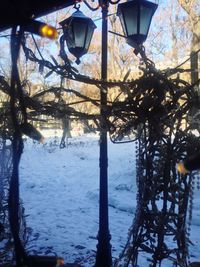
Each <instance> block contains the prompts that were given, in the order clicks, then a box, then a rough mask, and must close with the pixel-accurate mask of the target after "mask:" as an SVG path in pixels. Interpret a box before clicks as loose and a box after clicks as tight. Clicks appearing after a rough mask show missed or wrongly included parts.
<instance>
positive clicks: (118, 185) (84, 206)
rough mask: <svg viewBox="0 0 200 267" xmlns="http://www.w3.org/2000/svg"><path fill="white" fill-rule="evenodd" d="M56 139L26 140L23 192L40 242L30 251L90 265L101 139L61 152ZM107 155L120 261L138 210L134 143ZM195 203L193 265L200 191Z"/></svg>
mask: <svg viewBox="0 0 200 267" xmlns="http://www.w3.org/2000/svg"><path fill="white" fill-rule="evenodd" d="M44 135H47V134H46V133H44ZM53 135H55V136H54V137H53V138H50V139H47V140H46V143H45V144H44V145H41V144H38V143H33V142H32V141H31V140H28V141H27V142H25V148H24V153H23V155H22V159H21V164H20V180H21V183H20V194H21V198H22V199H23V202H24V206H25V210H26V214H27V215H28V217H27V225H28V226H29V227H31V228H32V229H33V236H32V238H33V239H35V240H33V241H32V242H30V243H29V246H28V249H29V251H31V252H34V251H38V252H39V251H40V253H41V254H44V253H48V252H49V253H52V251H53V252H55V253H56V254H57V255H59V256H62V257H64V259H65V261H66V262H75V261H78V262H80V263H81V264H82V266H84V267H91V266H92V265H93V264H94V262H95V251H96V245H97V239H96V236H97V233H98V207H99V203H98V199H99V145H98V139H99V137H98V136H94V135H93V136H92V135H90V136H80V137H74V138H71V139H69V144H68V147H67V148H64V149H60V148H59V146H58V143H59V139H58V137H56V135H59V133H58V132H57V133H53ZM108 151H109V222H110V233H111V235H112V239H111V244H112V254H113V258H116V257H118V255H119V253H120V252H121V251H122V249H123V246H124V244H125V242H126V239H127V232H128V228H129V227H130V225H131V223H132V220H133V217H134V211H135V206H136V191H137V187H136V182H135V144H134V143H128V144H119V145H116V144H112V143H111V142H109V147H108ZM194 205H195V208H194V215H193V222H192V223H193V224H192V231H191V237H192V238H191V239H192V241H193V243H194V246H192V247H191V249H190V251H191V255H193V256H194V257H193V258H192V260H193V261H195V260H197V259H198V254H199V247H200V236H199V229H200V192H196V194H195V199H194ZM197 233H198V234H197ZM34 237H35V238H34ZM166 266H167V265H166ZM142 267H143V266H142Z"/></svg>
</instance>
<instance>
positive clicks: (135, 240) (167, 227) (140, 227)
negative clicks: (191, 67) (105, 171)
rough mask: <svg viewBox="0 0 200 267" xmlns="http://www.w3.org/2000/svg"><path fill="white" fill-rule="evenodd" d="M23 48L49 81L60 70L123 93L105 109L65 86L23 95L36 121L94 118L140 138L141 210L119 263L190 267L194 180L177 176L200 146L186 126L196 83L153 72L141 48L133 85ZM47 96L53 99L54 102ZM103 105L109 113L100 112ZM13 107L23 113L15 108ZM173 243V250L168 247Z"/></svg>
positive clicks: (116, 135) (116, 132)
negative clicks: (86, 106) (84, 106)
mask: <svg viewBox="0 0 200 267" xmlns="http://www.w3.org/2000/svg"><path fill="white" fill-rule="evenodd" d="M61 42H62V39H61ZM22 45H23V49H24V52H25V55H26V57H27V59H29V60H31V61H34V62H36V63H38V64H39V65H40V69H43V68H44V67H45V68H47V69H49V72H48V74H47V75H46V76H50V75H51V74H52V73H56V74H57V75H59V76H61V78H68V79H71V80H76V81H78V82H83V83H87V84H92V85H96V87H97V88H98V89H99V91H101V90H104V89H103V88H104V86H105V85H106V87H108V88H109V89H110V88H112V89H113V90H115V88H116V87H117V88H118V91H119V94H118V96H117V97H116V98H115V100H114V101H110V102H108V104H107V105H105V106H104V107H102V106H101V101H100V99H99V98H98V97H97V98H95V99H94V98H92V97H89V96H86V95H84V94H83V93H81V92H79V91H78V90H75V89H69V88H64V87H63V86H60V87H51V88H49V89H47V90H43V91H41V92H39V93H37V94H35V95H32V96H31V95H29V94H28V93H27V91H26V90H25V89H26V88H25V86H24V88H22V89H23V95H22V96H21V98H22V99H23V105H24V108H25V110H26V112H27V114H26V115H27V119H28V120H29V121H33V120H36V119H37V116H38V115H46V116H51V117H53V118H57V119H63V118H64V117H65V116H68V117H70V118H72V119H79V120H92V121H93V122H94V124H95V127H96V130H101V129H100V127H101V126H100V125H104V127H105V128H106V130H107V131H108V132H109V134H110V137H111V140H112V141H113V142H123V141H125V142H127V141H133V140H138V144H139V145H138V149H137V155H138V158H137V177H136V178H137V185H138V199H137V204H138V206H137V213H136V214H135V220H134V224H133V226H132V228H131V229H130V232H129V238H128V242H127V245H126V247H125V249H124V251H123V253H122V255H121V256H120V258H119V260H118V261H117V262H116V263H115V266H123V267H125V266H129V265H130V264H132V266H134V267H136V266H137V264H138V262H139V261H140V256H141V255H140V254H141V252H143V253H147V254H150V255H151V258H150V261H151V265H150V266H152V267H156V266H157V264H160V265H161V262H162V261H163V260H164V259H169V258H170V259H173V261H174V262H175V264H176V265H179V266H183V267H186V266H187V256H188V249H187V244H188V240H187V238H186V230H185V228H186V212H187V205H188V195H189V188H190V183H191V179H193V177H192V176H191V175H186V176H183V177H182V176H180V175H179V174H178V173H177V172H176V163H177V162H178V161H180V160H182V159H183V158H184V157H185V156H186V155H187V154H191V153H192V152H194V151H192V149H193V147H194V143H195V147H196V149H199V148H200V143H199V141H198V139H197V138H196V137H195V135H193V134H192V130H193V128H192V127H193V125H192V124H190V123H188V117H189V116H190V115H191V110H192V107H194V106H198V104H199V99H198V95H197V93H196V92H195V90H194V85H190V84H189V83H187V82H185V81H183V80H180V79H179V78H175V79H173V78H170V77H171V75H172V74H175V73H177V72H178V71H179V70H178V69H176V70H172V71H170V70H167V71H158V70H156V69H155V66H154V64H153V63H152V62H151V61H150V60H149V59H148V58H147V57H146V55H145V52H144V50H141V51H139V52H140V55H141V59H142V61H143V66H141V70H142V71H143V75H142V76H141V77H139V78H138V79H136V80H133V81H126V79H124V80H123V81H105V80H97V79H94V78H90V77H87V76H84V75H82V74H80V73H79V72H78V70H77V69H75V68H74V67H72V66H71V62H70V60H69V59H68V57H67V55H66V54H65V52H64V51H63V49H61V51H60V56H61V58H62V59H63V64H62V65H60V64H58V62H57V61H56V60H55V59H54V58H53V57H52V60H53V63H51V62H49V61H47V60H44V58H42V59H38V58H37V57H36V56H35V54H34V53H33V52H32V51H31V50H30V49H29V48H27V47H26V44H25V42H23V43H22ZM62 47H63V46H62V43H61V48H62ZM198 82H199V81H198ZM0 84H1V89H2V90H3V91H4V93H6V94H8V95H9V96H10V95H11V89H10V86H9V84H8V83H7V82H6V81H5V79H4V78H3V77H0ZM64 94H71V95H73V97H72V98H71V101H66V100H65V98H64V97H63V95H64ZM49 95H52V96H53V99H49V97H47V96H49ZM80 103H91V104H92V105H93V106H94V107H95V108H94V109H93V111H91V110H90V111H86V112H84V111H80V110H79V109H78V108H77V107H78V105H79V104H80ZM102 108H103V109H104V112H103V113H101V115H100V109H102ZM16 109H17V110H16V112H18V113H20V112H21V111H20V109H19V108H18V107H16ZM19 117H20V116H19ZM102 122H103V123H102ZM169 240H171V242H170V244H172V243H173V244H174V246H173V247H170V246H169V245H168V241H169Z"/></svg>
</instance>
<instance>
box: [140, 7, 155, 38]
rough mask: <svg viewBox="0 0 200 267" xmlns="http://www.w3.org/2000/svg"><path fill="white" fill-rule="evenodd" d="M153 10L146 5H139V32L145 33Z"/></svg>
mask: <svg viewBox="0 0 200 267" xmlns="http://www.w3.org/2000/svg"><path fill="white" fill-rule="evenodd" d="M153 13H154V11H153V10H152V9H151V8H149V7H146V6H140V34H143V35H147V34H148V30H149V26H150V23H151V18H152V16H153Z"/></svg>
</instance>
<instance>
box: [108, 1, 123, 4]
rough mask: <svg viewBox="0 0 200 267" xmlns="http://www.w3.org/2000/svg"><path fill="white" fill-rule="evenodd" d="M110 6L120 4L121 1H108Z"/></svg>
mask: <svg viewBox="0 0 200 267" xmlns="http://www.w3.org/2000/svg"><path fill="white" fill-rule="evenodd" d="M108 1H109V3H110V4H112V5H116V4H118V3H119V2H120V1H121V0H116V1H112V0H108Z"/></svg>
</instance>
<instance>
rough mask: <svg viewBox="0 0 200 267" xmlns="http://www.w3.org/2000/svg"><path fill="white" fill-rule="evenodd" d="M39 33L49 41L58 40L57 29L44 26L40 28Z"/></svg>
mask: <svg viewBox="0 0 200 267" xmlns="http://www.w3.org/2000/svg"><path fill="white" fill-rule="evenodd" d="M39 31H40V34H41V35H42V36H43V37H47V38H49V39H57V38H58V32H57V30H56V28H54V27H52V26H49V25H47V24H43V25H42V26H41V27H40V30H39Z"/></svg>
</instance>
